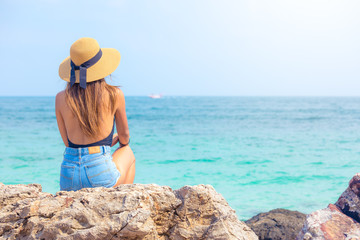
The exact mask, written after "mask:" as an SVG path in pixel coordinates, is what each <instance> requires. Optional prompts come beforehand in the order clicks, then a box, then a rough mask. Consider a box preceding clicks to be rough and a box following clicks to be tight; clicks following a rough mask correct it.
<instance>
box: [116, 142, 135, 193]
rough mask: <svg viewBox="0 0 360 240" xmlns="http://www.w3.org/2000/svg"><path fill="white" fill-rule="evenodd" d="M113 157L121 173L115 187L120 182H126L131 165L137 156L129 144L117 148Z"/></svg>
mask: <svg viewBox="0 0 360 240" xmlns="http://www.w3.org/2000/svg"><path fill="white" fill-rule="evenodd" d="M112 157H113V159H112V160H113V162H114V163H115V165H116V167H117V169H118V170H119V172H120V174H121V176H120V178H119V180H118V182H117V183H116V184H115V185H114V187H116V186H118V185H119V184H123V183H124V182H125V179H126V177H127V174H128V172H129V169H130V166H131V165H132V164H133V163H134V161H135V156H134V153H133V151H132V150H131V148H130V147H129V146H126V147H122V148H118V149H116V151H115V152H114V153H113V155H112Z"/></svg>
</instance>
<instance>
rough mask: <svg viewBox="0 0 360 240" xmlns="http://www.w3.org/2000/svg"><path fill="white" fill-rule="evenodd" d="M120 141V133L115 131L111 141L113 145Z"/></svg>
mask: <svg viewBox="0 0 360 240" xmlns="http://www.w3.org/2000/svg"><path fill="white" fill-rule="evenodd" d="M118 142H119V135H118V134H117V133H114V135H113V139H112V143H111V147H112V146H114V145H115V144H116V143H118Z"/></svg>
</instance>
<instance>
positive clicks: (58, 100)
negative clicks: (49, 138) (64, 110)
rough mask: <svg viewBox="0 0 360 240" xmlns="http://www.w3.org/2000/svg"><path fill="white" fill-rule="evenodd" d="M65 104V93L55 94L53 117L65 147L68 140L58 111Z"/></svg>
mask: <svg viewBox="0 0 360 240" xmlns="http://www.w3.org/2000/svg"><path fill="white" fill-rule="evenodd" d="M64 102H65V93H64V91H61V92H59V93H58V94H56V98H55V115H56V120H57V124H58V128H59V132H60V135H61V138H62V140H63V142H64V144H65V146H66V147H68V146H69V143H68V140H67V133H66V128H65V123H64V119H63V117H62V115H61V112H60V109H61V105H62V104H63V103H64Z"/></svg>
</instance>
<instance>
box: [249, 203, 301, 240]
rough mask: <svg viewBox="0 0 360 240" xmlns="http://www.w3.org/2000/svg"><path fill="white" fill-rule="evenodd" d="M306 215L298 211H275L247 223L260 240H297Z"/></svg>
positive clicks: (261, 214) (262, 214) (259, 215)
mask: <svg viewBox="0 0 360 240" xmlns="http://www.w3.org/2000/svg"><path fill="white" fill-rule="evenodd" d="M305 219H306V215H305V214H303V213H300V212H298V211H290V210H287V209H280V208H279V209H274V210H271V211H269V212H266V213H260V214H258V215H256V216H254V217H252V218H251V219H249V220H247V221H246V222H245V223H246V224H247V225H248V226H249V227H250V228H251V229H252V230H253V231H254V232H255V233H256V235H258V237H259V239H260V240H282V239H295V238H296V236H297V235H298V233H299V231H300V230H301V228H302V226H303V224H304V222H305Z"/></svg>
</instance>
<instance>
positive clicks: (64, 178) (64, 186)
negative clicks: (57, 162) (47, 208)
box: [60, 165, 75, 191]
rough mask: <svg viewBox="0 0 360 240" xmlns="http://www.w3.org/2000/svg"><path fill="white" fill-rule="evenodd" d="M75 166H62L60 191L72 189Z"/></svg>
mask: <svg viewBox="0 0 360 240" xmlns="http://www.w3.org/2000/svg"><path fill="white" fill-rule="evenodd" d="M74 172H75V167H74V166H66V165H61V170H60V191H67V190H70V189H72V186H73V179H74Z"/></svg>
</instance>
